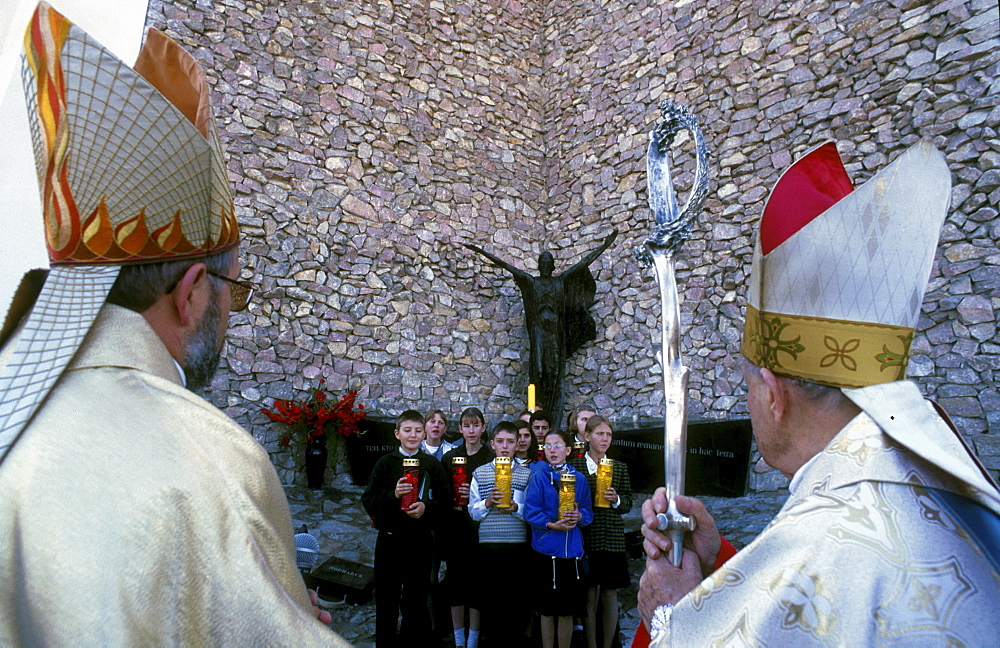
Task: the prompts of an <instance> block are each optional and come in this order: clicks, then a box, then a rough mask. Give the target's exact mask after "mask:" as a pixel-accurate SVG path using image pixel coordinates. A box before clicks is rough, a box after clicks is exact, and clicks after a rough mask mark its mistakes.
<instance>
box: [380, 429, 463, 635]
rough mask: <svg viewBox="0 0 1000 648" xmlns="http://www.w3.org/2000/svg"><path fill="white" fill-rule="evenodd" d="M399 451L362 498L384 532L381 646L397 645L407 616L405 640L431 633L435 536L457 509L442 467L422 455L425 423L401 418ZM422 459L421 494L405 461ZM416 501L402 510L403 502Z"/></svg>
mask: <svg viewBox="0 0 1000 648" xmlns="http://www.w3.org/2000/svg"><path fill="white" fill-rule="evenodd" d="M393 434H394V435H395V437H396V439H398V440H399V448H398V449H397V450H395V451H393V452H391V453H389V454H387V455H385V456H384V457H382V458H381V459H379V460H378V462H377V463H376V464H375V468H374V469H373V470H372V475H371V479H369V481H368V487H367V488H366V489H365V492H364V494H363V495H362V496H361V501H362V503H363V504H364V507H365V510H366V511H367V512H368V515H370V516H371V518H372V521H373V522H374V523H375V528H376V529H378V539H377V540H376V542H375V615H376V617H375V641H376V643H377V644H378V645H380V646H393V645H396V644H397V634H396V626H397V624H398V623H399V619H400V616H402V627H401V635H402V639H403V640H404V641H410V642H413V643H414V645H419V643H420V642H422V641H423V640H424V639H425V638H426V637H427V635H428V634H429V633H430V631H431V616H430V610H429V609H428V607H427V600H428V595H429V589H430V570H431V555H432V547H433V542H432V539H431V531H432V529H433V528H434V527H435V525H437V524H438V523H439V522H440V520H441V519H442V514H445V513H447V512H449V511H450V510H451V508H452V500H451V488H450V487H449V484H448V481H447V477H445V474H444V469H443V468H442V467H441V464H440V463H438V462H437V461H436V460H434V459H433V458H431V457H430V456H428V455H426V454H424V453H423V452H420V442H421V441H422V440H423V438H424V419H423V416H421V415H420V412H417V411H416V410H406V411H405V412H403V413H402V414H400V415H399V417H398V418H397V419H396V429H395V431H394V432H393ZM407 459H409V460H410V461H413V460H416V461H417V462H418V465H417V466H414V467H411V468H410V469H411V470H414V471H415V472H416V483H417V488H416V493H414V492H413V491H414V488H413V486H412V483H411V482H410V481H408V479H407V476H406V475H404V466H403V464H404V461H405V460H407ZM414 495H415V496H416V499H415V501H414V502H413V503H412V504H411V505H410V506H409V507H407V508H406V510H402V507H401V501H402V500H403V499H404V498H407V497H413V496H414Z"/></svg>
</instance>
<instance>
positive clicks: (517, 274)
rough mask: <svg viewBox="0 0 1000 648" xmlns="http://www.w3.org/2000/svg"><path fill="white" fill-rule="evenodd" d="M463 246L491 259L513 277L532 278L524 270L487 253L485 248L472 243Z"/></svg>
mask: <svg viewBox="0 0 1000 648" xmlns="http://www.w3.org/2000/svg"><path fill="white" fill-rule="evenodd" d="M462 245H464V246H465V247H467V248H469V249H470V250H472V251H473V252H478V253H479V254H482V255H483V256H484V257H486V258H487V259H489V260H490V261H492V262H493V263H494V264H495V265H498V266H500V267H501V268H503V269H504V270H506V271H507V272H509V273H511V274H512V275H514V277H515V278H522V277H526V278H530V275H528V273H527V272H525V271H524V270H521V269H520V268H517V267H514V266H512V265H511V264H509V263H507V262H506V261H504V260H503V259H501V258H500V257H497V256H494V255H492V254H490V253H489V252H487V251H486V250H484V249H483V248H481V247H479V246H478V245H473V244H472V243H463V244H462Z"/></svg>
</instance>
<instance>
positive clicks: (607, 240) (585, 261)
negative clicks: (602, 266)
mask: <svg viewBox="0 0 1000 648" xmlns="http://www.w3.org/2000/svg"><path fill="white" fill-rule="evenodd" d="M616 238H618V230H617V229H616V230H614V231H613V232H611V233H610V234H608V235H607V236H605V237H604V242H603V243H601V245H600V246H599V247H597V248H596V249H594V250H591V251H590V252H588V253H587V256H585V257H583V258H582V259H580V261H578V262H577V263H575V264H573V267H572V268H570V269H569V270H567V271H566V272H564V273H563V275H564V276H565V275H570V274H573V273H574V272H576V271H577V270H580V269H582V268H586V267H587V266H589V265H590V264H591V263H593V262H594V261H595V260H596V259H597V257H599V256H601V255H602V254H604V251H605V250H607V249H608V248H609V247H610V246H611V244H612V243H614V242H615V239H616Z"/></svg>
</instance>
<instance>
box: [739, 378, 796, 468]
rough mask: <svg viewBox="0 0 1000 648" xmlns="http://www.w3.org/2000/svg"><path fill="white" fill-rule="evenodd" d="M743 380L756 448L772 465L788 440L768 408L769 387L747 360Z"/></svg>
mask: <svg viewBox="0 0 1000 648" xmlns="http://www.w3.org/2000/svg"><path fill="white" fill-rule="evenodd" d="M743 380H744V381H746V385H747V410H748V411H749V412H750V423H751V424H752V425H753V436H754V439H755V440H756V441H757V450H758V451H760V454H761V456H762V457H764V461H766V462H767V463H768V464H770V465H772V466H774V465H775V464H774V463H773V462H774V461H776V460H777V458H779V457H781V456H782V455H783V453H784V452H785V450H786V447H787V445H788V442H787V441H786V440H785V439H784V437H783V436H782V435H781V434H780V432H779V431H778V429H777V426H776V425H775V421H774V417H773V416H772V413H771V409H770V405H771V391H770V388H769V387H768V385H767V383H766V382H764V379H763V378H761V375H760V369H759V368H758V367H755V366H754V365H752V364H750V363H749V362H744V363H743Z"/></svg>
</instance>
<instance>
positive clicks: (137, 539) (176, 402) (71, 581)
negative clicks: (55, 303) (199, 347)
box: [0, 305, 346, 646]
mask: <svg viewBox="0 0 1000 648" xmlns="http://www.w3.org/2000/svg"><path fill="white" fill-rule="evenodd" d="M12 344H13V343H12ZM10 346H11V345H8V348H9V347H10ZM0 584H2V585H0V645H4V646H10V645H32V646H44V645H63V646H70V645H89V646H106V645H130V646H131V645H176V644H184V645H219V644H224V645H233V644H235V645H247V646H249V645H257V646H279V645H309V646H319V645H346V644H344V643H343V642H342V641H341V640H340V639H339V638H338V637H337V636H336V635H335V634H334V633H332V632H331V631H330V630H328V629H327V628H326V627H325V626H323V625H322V624H321V623H320V622H319V621H317V620H316V618H315V616H314V614H313V611H312V607H311V605H310V602H309V597H308V594H307V592H306V589H305V585H304V584H303V582H302V577H301V576H300V575H299V572H298V569H297V568H296V565H295V547H294V540H293V532H292V523H291V517H290V515H289V511H288V504H287V501H286V499H285V494H284V491H283V490H282V488H281V485H280V483H279V482H278V478H277V475H276V474H275V471H274V468H273V467H272V465H271V463H270V461H269V460H268V456H267V454H266V453H265V452H264V450H263V449H262V448H261V447H260V446H259V445H258V444H257V442H256V441H255V440H254V439H253V438H252V437H251V436H250V435H249V434H247V432H246V431H245V430H243V428H241V427H240V426H238V425H237V424H236V423H234V422H233V421H232V420H231V419H230V418H229V417H227V416H226V415H225V414H223V413H222V412H220V411H219V410H218V409H216V408H215V407H213V406H212V405H211V404H209V403H207V402H205V401H204V400H203V399H202V398H200V397H198V396H196V395H195V394H192V393H191V392H189V391H188V390H187V389H185V388H184V387H183V386H182V384H181V378H180V374H179V373H178V370H177V367H176V365H175V363H174V362H173V359H172V358H171V356H170V354H169V353H168V352H167V350H166V348H165V347H164V346H163V343H162V342H161V341H160V339H159V338H158V337H157V335H156V333H155V332H154V331H153V330H152V328H150V326H149V325H148V324H147V323H146V321H145V320H144V319H143V318H142V316H141V315H138V314H136V313H134V312H132V311H129V310H126V309H123V308H120V307H117V306H113V305H105V307H104V309H103V310H102V312H101V314H100V315H99V317H98V320H97V322H95V324H94V327H93V329H92V330H91V332H90V334H89V335H88V337H87V339H86V340H85V341H84V343H83V346H81V348H80V350H79V351H78V353H77V354H76V356H75V357H74V359H73V360H72V361H71V363H70V366H69V368H68V369H67V371H66V372H65V373H64V374H63V376H62V377H61V378H60V381H59V382H58V383H57V385H56V387H55V389H54V390H53V391H52V393H51V394H50V395H49V397H48V399H47V400H46V401H45V402H44V403H43V405H42V407H41V409H40V410H39V411H38V413H37V415H36V416H35V418H34V419H33V420H32V422H31V423H30V425H29V426H28V427H27V428H26V430H25V431H24V434H23V436H22V438H21V439H20V440H19V441H18V443H17V444H16V445H15V446H14V447H13V449H12V450H11V452H10V454H9V455H8V456H7V458H6V459H5V460H4V462H3V464H0Z"/></svg>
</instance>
